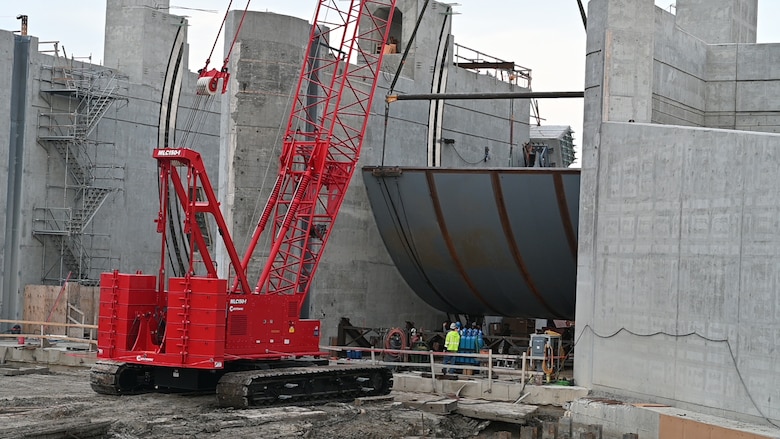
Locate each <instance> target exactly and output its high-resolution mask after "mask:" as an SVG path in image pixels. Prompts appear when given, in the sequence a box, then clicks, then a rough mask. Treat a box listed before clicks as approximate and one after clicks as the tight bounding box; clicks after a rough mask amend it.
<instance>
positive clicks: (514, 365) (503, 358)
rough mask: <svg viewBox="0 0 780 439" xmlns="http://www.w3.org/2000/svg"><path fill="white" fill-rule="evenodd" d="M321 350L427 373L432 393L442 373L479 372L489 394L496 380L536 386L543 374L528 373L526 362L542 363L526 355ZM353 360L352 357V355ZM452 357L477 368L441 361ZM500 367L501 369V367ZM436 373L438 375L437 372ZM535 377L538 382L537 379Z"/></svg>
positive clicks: (386, 350) (336, 347) (353, 348)
mask: <svg viewBox="0 0 780 439" xmlns="http://www.w3.org/2000/svg"><path fill="white" fill-rule="evenodd" d="M320 349H322V350H323V351H326V352H332V353H337V352H345V353H348V354H349V352H360V354H359V357H360V358H351V359H344V360H345V361H356V362H368V363H371V364H376V365H383V366H392V367H404V368H406V367H408V368H416V369H418V370H425V371H429V372H430V374H431V380H432V383H433V388H434V390H435V389H436V376H437V375H439V376H440V375H442V370H443V369H462V370H464V371H465V370H470V371H472V373H474V372H478V377H479V378H484V379H487V380H488V389H489V390H488V391H491V390H492V387H493V381H494V380H495V379H497V378H496V377H499V376H501V377H506V376H509V377H511V378H512V379H516V380H519V381H520V382H522V383H527V382H529V381H530V380H531V379H534V381H535V382H536V383H538V384H541V383H542V382H543V381H544V378H545V375H546V373H545V372H543V371H541V372H540V371H536V370H529V369H527V368H526V365H527V364H528V363H529V360H535V361H542V360H540V359H537V358H531V357H530V356H528V355H527V353H526V352H523V353H522V354H519V355H506V354H494V353H493V352H492V351H490V350H486V352H480V353H460V352H458V353H455V352H452V353H451V352H435V351H416V350H400V349H378V348H361V347H352V346H320ZM352 356H354V354H353V355H352ZM388 356H390V357H395V358H397V359H398V361H387V360H386V359H384V358H387V357H388ZM449 356H452V357H455V358H462V359H473V360H475V362H476V364H458V363H456V364H450V363H444V362H443V360H444V357H449ZM424 357H427V358H426V361H425V362H419V361H418V362H414V361H408V360H409V359H410V358H417V359H421V358H424ZM502 364H503V365H502ZM437 370H438V371H439V373H438V374H437V373H436V371H437ZM470 376H471V377H474V376H473V375H465V378H468V377H470ZM536 377H538V378H536Z"/></svg>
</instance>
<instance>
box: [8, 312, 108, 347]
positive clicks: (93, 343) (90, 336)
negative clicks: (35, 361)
mask: <svg viewBox="0 0 780 439" xmlns="http://www.w3.org/2000/svg"><path fill="white" fill-rule="evenodd" d="M0 323H10V324H12V325H20V326H21V328H22V329H21V332H20V333H13V332H12V333H2V334H0V338H15V339H17V341H18V342H19V344H21V345H28V344H32V342H33V341H37V345H38V347H42V348H43V347H46V342H47V341H49V340H56V341H67V342H75V343H86V344H87V345H88V346H89V350H90V351H92V350H93V347H95V348H96V347H97V338H96V336H95V335H96V333H97V325H85V324H80V323H54V322H38V321H29V320H6V319H0ZM48 327H57V328H66V332H67V328H81V329H82V330H83V332H84V334H86V336H87V338H77V337H69V336H67V335H63V334H47V333H46V328H48ZM30 328H36V329H37V331H35V332H32V331H31V330H30ZM27 339H30V340H29V341H28V340H27ZM33 345H35V344H33Z"/></svg>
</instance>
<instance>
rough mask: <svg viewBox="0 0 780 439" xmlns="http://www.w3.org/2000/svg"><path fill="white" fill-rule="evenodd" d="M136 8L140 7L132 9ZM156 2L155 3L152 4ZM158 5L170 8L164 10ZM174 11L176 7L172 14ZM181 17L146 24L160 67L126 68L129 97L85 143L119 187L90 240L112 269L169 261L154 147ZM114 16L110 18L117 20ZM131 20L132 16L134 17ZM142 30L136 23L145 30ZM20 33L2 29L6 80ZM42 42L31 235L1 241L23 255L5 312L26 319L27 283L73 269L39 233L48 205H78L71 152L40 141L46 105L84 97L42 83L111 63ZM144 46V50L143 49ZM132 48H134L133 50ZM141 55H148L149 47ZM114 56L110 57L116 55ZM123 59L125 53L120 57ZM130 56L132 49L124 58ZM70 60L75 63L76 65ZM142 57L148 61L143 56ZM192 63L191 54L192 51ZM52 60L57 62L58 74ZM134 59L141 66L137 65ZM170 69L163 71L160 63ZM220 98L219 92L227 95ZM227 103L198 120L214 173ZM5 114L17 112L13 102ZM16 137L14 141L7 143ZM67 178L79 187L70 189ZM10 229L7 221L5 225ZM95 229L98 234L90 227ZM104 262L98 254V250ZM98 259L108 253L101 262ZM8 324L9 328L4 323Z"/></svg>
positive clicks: (27, 208)
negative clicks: (158, 224) (65, 54)
mask: <svg viewBox="0 0 780 439" xmlns="http://www.w3.org/2000/svg"><path fill="white" fill-rule="evenodd" d="M119 3H121V2H112V3H111V4H110V5H109V6H111V7H109V8H107V15H111V14H115V13H117V9H116V8H120V9H121V7H120V5H119ZM132 3H133V1H132V0H127V2H126V3H125V5H126V6H133V4H132ZM127 9H128V10H130V9H132V8H127ZM144 9H145V10H147V11H150V10H148V9H146V8H144ZM150 12H155V14H162V12H159V11H150ZM166 15H167V14H166ZM176 20H178V18H169V19H164V20H163V19H160V20H159V23H157V25H156V26H158V28H157V29H156V30H155V29H152V27H154V25H153V23H150V22H145V25H144V26H143V28H144V32H149V33H150V34H151V35H155V39H148V38H147V39H145V40H143V45H144V47H142V48H141V49H143V50H142V51H141V52H139V53H145V54H147V55H148V54H149V53H152V52H154V53H156V54H157V55H155V56H154V57H153V58H154V60H153V62H151V64H154V65H155V66H157V67H156V68H157V69H158V70H155V71H141V70H133V71H132V74H131V75H129V76H128V75H124V76H123V72H122V71H119V72H118V74H119V75H120V76H121V79H120V81H119V84H120V89H119V91H118V95H117V97H118V98H119V99H118V100H117V101H116V102H115V103H114V105H113V106H112V108H111V109H110V110H109V111H108V112H107V113H106V114H105V116H104V117H103V119H102V120H101V122H100V123H99V125H98V127H97V128H96V130H95V132H94V133H93V134H92V135H91V137H90V140H91V141H90V142H89V144H88V145H85V148H86V149H88V150H89V151H90V152H89V154H90V155H91V158H92V159H93V160H94V163H95V164H96V165H97V166H96V167H95V169H94V170H95V172H96V174H97V175H98V176H99V177H98V178H99V179H102V181H100V182H98V183H96V184H98V185H104V184H109V183H107V181H109V180H110V181H112V182H113V183H111V184H114V185H115V187H116V188H117V189H118V191H117V192H115V193H113V194H111V195H109V197H108V198H107V199H106V201H105V203H104V204H103V206H102V207H101V208H100V210H98V211H97V214H96V215H95V217H94V219H93V221H92V222H91V223H90V226H89V230H88V233H87V234H86V235H85V239H90V240H94V243H95V245H96V246H97V247H99V249H98V250H99V251H98V250H96V252H97V253H98V256H100V260H101V261H102V262H101V263H104V264H105V266H101V267H102V269H104V270H110V269H119V270H121V271H124V272H131V273H132V272H135V271H137V270H141V271H143V272H146V273H155V272H156V271H157V269H158V266H159V261H160V257H159V252H160V243H159V241H160V238H159V235H158V234H157V233H155V223H154V219H155V218H156V217H157V210H158V188H157V164H156V161H155V160H154V159H153V158H152V156H151V154H152V149H153V148H155V147H156V142H157V125H158V117H159V114H160V100H161V94H162V75H163V74H164V69H165V66H166V65H167V56H168V54H169V53H170V46H171V45H172V43H173V37H174V35H175V32H176V30H177V29H178V28H177V27H176V26H172V25H171V23H173V22H174V21H176ZM111 21H112V20H110V19H107V22H111ZM125 24H126V23H125ZM122 29H125V30H127V29H128V28H127V27H121V29H119V30H117V29H113V28H111V27H109V28H108V29H107V38H106V40H107V52H108V47H116V46H118V45H120V46H124V45H125V44H126V42H125V35H124V34H123V31H122ZM135 31H137V30H135V29H134V30H133V32H135ZM13 39H14V36H13V34H12V33H11V32H4V31H2V32H0V71H3V72H6V74H5V75H2V77H3V78H4V79H3V81H8V82H9V83H10V80H11V68H12V66H13ZM37 45H38V41H37V39H36V38H34V37H33V38H32V49H31V52H32V53H31V55H30V65H29V72H30V74H29V77H28V80H27V85H26V87H27V91H26V92H27V108H26V109H25V117H26V124H25V125H24V126H23V127H22V129H23V130H24V133H25V144H24V153H23V157H22V161H21V163H23V174H22V187H23V190H22V197H23V201H22V208H21V222H20V224H21V229H20V236H21V239H20V241H19V242H18V244H17V245H15V247H14V248H13V249H10V250H9V249H7V248H6V243H7V240H6V238H5V235H4V234H3V235H0V248H3V249H4V251H3V252H2V254H0V257H2V258H6V257H9V256H14V257H16V258H17V265H18V267H20V268H19V270H18V272H16V273H2V274H0V276H2V278H3V279H6V276H18V278H19V282H18V285H19V286H18V288H17V289H16V291H9V292H6V291H3V294H2V296H0V297H3V298H4V299H2V302H0V314H2V316H3V317H4V318H21V317H22V310H23V300H22V297H23V296H22V291H23V289H24V287H25V285H28V284H40V283H42V279H44V278H46V277H49V276H53V277H59V278H65V277H66V275H67V273H68V269H67V268H65V269H64V270H63V269H62V268H61V267H60V266H59V264H57V263H56V258H57V256H58V255H57V250H56V249H55V248H54V246H52V245H51V244H50V243H46V241H45V239H41V238H40V237H38V238H36V237H35V236H34V235H33V229H34V225H35V223H36V220H37V219H39V218H37V217H36V215H37V213H36V209H38V208H68V207H72V205H70V203H71V202H72V201H73V194H72V192H71V191H72V190H73V188H74V183H73V181H71V180H69V178H70V177H69V176H68V174H67V172H66V166H65V159H64V158H63V157H62V156H61V155H60V154H59V153H58V152H57V151H56V150H54V149H53V148H51V149H47V148H48V147H47V145H46V142H38V141H37V137H38V135H39V134H43V131H41V130H39V128H38V124H39V120H40V119H39V114H41V113H45V112H52V111H55V112H59V111H68V109H70V111H72V109H73V108H74V105H75V104H76V102H75V100H74V99H73V98H72V97H63V96H57V97H53V96H52V94H50V93H45V92H43V91H42V90H46V89H49V88H52V82H51V79H52V76H53V75H54V76H56V75H61V74H62V67H64V66H66V67H68V68H71V69H76V70H94V71H100V70H105V69H106V68H105V67H104V66H99V65H89V64H84V63H80V62H70V61H67V60H65V59H63V58H62V56H60V57H59V58H56V57H54V56H52V55H50V54H46V53H40V52H38V47H37ZM50 48H51V47H50V46H46V47H41V48H40V50H48V49H50ZM133 50H135V49H133ZM163 53H165V61H164V62H163V63H162V64H160V63H158V61H159V60H158V59H157V58H158V55H160V56H161V55H162V54H163ZM128 56H129V55H128ZM139 56H140V55H139ZM108 58H109V57H106V59H107V60H108ZM119 58H121V55H120V57H119ZM122 59H123V60H124V61H127V60H128V59H130V58H122ZM66 62H67V63H68V64H67V65H66ZM139 63H140V65H143V64H144V62H142V61H140V60H139ZM185 65H186V60H185ZM52 67H57V68H58V69H59V70H56V71H55V73H52V72H53V70H52ZM133 67H136V66H135V64H134V65H133ZM159 69H162V71H159ZM195 81H196V74H194V73H188V74H187V75H185V77H184V79H183V82H182V90H183V91H182V98H181V105H182V108H181V109H180V111H179V116H180V117H179V120H180V121H181V120H183V119H184V118H185V117H186V116H187V114H188V112H189V110H190V109H191V107H192V105H193V96H194V89H195ZM10 90H11V88H10V87H2V91H0V98H2V97H3V96H4V97H5V99H0V101H1V102H5V103H6V104H4V105H6V106H7V105H8V103H9V102H10V93H11V91H10ZM218 99H219V98H218ZM218 108H219V104H217V107H216V109H212V110H211V111H210V112H207V113H208V116H207V117H206V118H205V122H204V123H203V124H201V125H199V126H197V127H195V131H196V132H197V133H199V140H200V142H199V145H198V146H196V147H195V148H196V149H197V150H199V151H200V152H201V153H202V154H203V155H204V156H205V162H206V163H207V166H208V167H209V171H210V172H211V174H210V175H211V176H212V178H214V179H216V178H217V176H218V169H217V164H218V145H219V115H218V111H219V110H218ZM4 114H9V112H8V111H6V112H4ZM9 130H10V120H9V118H8V117H6V118H0V136H3V135H4V136H6V137H8V136H9ZM4 144H7V143H4ZM8 157H9V155H8V149H7V148H5V149H3V150H2V153H0V164H2V166H0V181H3V182H6V181H7V179H8V176H9V172H8V171H9V168H8ZM65 182H68V183H67V184H68V185H69V187H70V188H71V189H69V190H66V189H64V186H65V185H66V184H65ZM6 201H7V191H6V190H3V191H0V203H2V205H3V206H4V207H5V204H6ZM8 218H9V216H8V215H6V214H4V215H0V225H4V224H5V221H6V220H7V219H8ZM3 230H5V229H3ZM87 235H89V236H87ZM96 261H97V259H96ZM95 263H96V264H97V263H98V262H95ZM8 295H14V296H15V297H17V298H18V299H19V300H17V301H15V302H13V303H9V302H8V300H7V299H6V297H9V296H8ZM3 329H4V328H3Z"/></svg>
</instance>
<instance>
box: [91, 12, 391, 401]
mask: <svg viewBox="0 0 780 439" xmlns="http://www.w3.org/2000/svg"><path fill="white" fill-rule="evenodd" d="M395 3H396V2H395V0H379V1H376V0H372V1H368V0H362V1H357V0H351V1H350V4H349V6H344V2H343V1H341V0H319V1H318V2H317V11H316V14H315V19H314V23H313V26H312V30H311V34H310V36H309V42H308V47H307V50H306V52H305V53H307V54H308V56H307V57H306V58H305V60H304V62H303V66H302V68H301V71H300V76H299V78H298V81H297V89H296V91H295V96H294V99H293V106H292V109H291V113H290V116H289V121H288V124H287V128H286V134H285V136H284V138H283V145H282V153H281V157H280V167H279V173H278V175H277V178H276V182H275V184H274V186H273V189H272V192H271V196H270V198H269V199H268V201H267V203H266V205H265V208H264V210H263V212H262V215H261V216H260V218H259V221H258V224H257V227H256V229H255V231H254V233H253V235H252V239H251V243H250V244H249V247H248V248H247V249H246V251H245V253H244V254H243V256H239V253H238V251H237V250H236V248H235V245H234V242H233V239H232V237H231V235H230V231H229V228H228V226H227V224H226V221H225V219H224V217H223V215H222V213H221V211H220V208H219V202H218V201H217V198H216V195H215V193H214V189H213V187H212V185H211V182H210V180H209V178H208V176H207V174H206V169H205V165H204V163H203V160H202V158H201V156H200V154H199V153H198V152H196V151H195V150H193V149H188V148H181V147H179V148H166V147H162V146H160V147H158V149H155V150H154V154H153V156H154V158H155V159H156V160H157V162H158V167H159V183H160V184H159V187H160V191H159V201H160V209H159V211H158V216H157V219H156V223H157V232H158V233H159V234H160V235H161V237H162V239H161V241H162V244H161V249H160V266H159V267H160V268H159V271H158V273H157V274H156V275H148V274H142V273H133V274H127V273H119V272H118V271H114V272H113V273H104V274H103V275H102V276H101V280H100V316H99V319H100V320H99V329H98V357H99V362H98V363H97V364H96V365H95V367H94V368H93V370H92V374H91V385H92V388H93V389H94V390H95V391H97V392H98V393H104V394H132V393H140V392H148V391H153V390H167V391H171V390H172V391H177V390H186V391H201V390H216V393H217V400H218V402H219V404H220V405H223V406H233V407H248V406H255V405H270V404H280V403H282V404H285V403H291V402H295V401H299V400H313V399H316V400H328V399H344V398H353V397H355V396H370V395H381V394H386V393H388V392H389V391H390V388H391V386H392V374H391V372H390V370H389V369H387V368H385V367H380V366H371V365H366V366H362V365H357V366H346V365H328V360H327V354H326V353H325V352H321V351H320V348H319V339H320V322H319V321H318V320H312V319H303V318H300V315H301V308H302V304H303V302H304V299H305V297H306V295H307V293H308V291H309V287H310V285H311V280H312V277H313V275H314V273H315V271H316V269H317V266H318V264H319V262H320V258H321V257H322V252H323V250H324V249H325V246H326V243H327V241H328V238H329V236H330V233H331V231H332V225H333V222H334V221H335V219H336V215H337V214H338V212H339V208H340V206H341V203H342V201H343V200H344V196H345V193H346V190H347V186H348V184H349V181H350V179H351V177H352V174H353V172H354V170H355V168H356V165H357V162H358V158H359V154H360V149H361V145H362V142H363V137H364V134H365V131H366V126H367V122H368V116H369V111H370V108H371V102H372V98H373V96H374V92H375V89H376V85H377V81H378V76H379V72H380V67H381V62H382V58H383V52H384V51H382V50H377V48H378V47H382V46H383V45H384V44H385V43H386V42H387V40H388V37H389V34H390V27H391V26H390V23H391V22H392V17H393V12H394V10H395ZM334 41H336V42H338V41H340V42H341V44H340V46H339V45H335V46H336V47H331V46H330V45H334ZM350 61H355V62H356V64H350ZM225 65H227V62H226V63H225ZM220 73H226V72H225V71H224V68H223V69H222V70H221V71H220ZM204 78H208V79H204V80H203V81H199V86H200V88H201V89H205V90H207V91H206V93H208V94H211V93H213V92H219V91H223V90H224V88H223V87H225V86H223V84H221V83H220V84H215V83H213V82H212V80H213V79H214V78H217V81H219V80H221V79H225V80H227V79H228V76H227V75H224V74H223V75H216V76H215V75H211V76H205V75H204ZM206 83H207V84H206ZM172 206H173V207H172ZM173 209H177V210H178V211H180V212H181V213H182V214H181V221H179V220H178V216H177V215H172V212H171V210H173ZM206 215H208V216H210V218H211V219H212V220H213V222H214V223H215V224H216V227H217V229H218V231H219V235H220V238H221V243H222V245H223V246H224V250H225V254H226V255H227V257H228V259H229V262H230V269H229V270H230V274H229V276H228V278H227V279H226V278H220V277H219V276H218V274H217V269H216V263H215V260H214V258H213V257H212V253H211V249H210V245H209V243H210V239H209V238H208V233H207V231H206V230H204V229H205V226H204V224H205V223H206V222H205V221H204V216H206ZM177 221H178V222H179V224H178V227H179V228H180V229H181V230H183V234H184V236H185V239H186V244H187V245H185V246H184V247H185V248H186V249H187V251H188V254H187V261H185V262H187V263H188V266H187V268H186V271H185V272H184V273H180V274H179V275H176V276H173V275H169V272H173V271H175V270H174V269H173V267H174V266H177V264H175V263H173V262H172V259H173V258H170V259H169V258H168V257H169V254H166V250H167V246H166V242H167V241H166V240H167V239H168V238H169V237H168V236H167V235H168V234H169V233H171V232H170V230H171V229H170V228H169V225H170V224H171V223H173V222H177ZM264 232H265V234H264ZM261 235H263V236H266V235H268V236H266V237H267V238H269V239H268V240H269V242H270V246H269V248H268V249H267V257H266V262H265V268H264V269H263V270H262V272H261V274H260V278H259V280H258V281H257V283H256V284H255V285H254V286H253V285H251V284H250V280H249V278H248V274H247V273H248V272H249V266H250V263H251V262H253V255H254V253H255V249H256V247H257V246H258V243H259V241H260V237H261ZM169 253H170V252H169ZM168 268H170V271H169V269H168ZM229 279H230V280H229Z"/></svg>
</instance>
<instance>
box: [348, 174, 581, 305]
mask: <svg viewBox="0 0 780 439" xmlns="http://www.w3.org/2000/svg"><path fill="white" fill-rule="evenodd" d="M363 180H364V183H365V186H366V190H367V192H368V198H369V201H370V203H371V208H372V210H373V213H374V218H375V219H376V224H377V226H378V228H379V232H380V234H381V235H382V239H383V240H384V243H385V246H386V247H387V250H388V252H389V253H390V256H391V258H392V259H393V261H394V262H395V265H396V267H398V270H399V271H400V273H401V275H402V276H403V278H404V279H405V280H406V282H407V283H408V284H409V286H410V287H411V288H412V289H413V290H414V291H415V293H416V294H417V295H418V296H420V297H421V298H422V299H423V300H424V301H425V302H427V303H428V304H430V305H431V306H433V307H434V308H436V309H439V310H441V311H444V312H448V313H451V314H471V315H480V314H481V315H495V316H509V317H534V318H558V319H574V297H575V284H576V266H577V228H578V219H579V215H578V213H579V194H580V171H579V169H552V168H544V169H541V168H523V169H521V168H511V169H440V168H379V167H365V168H363Z"/></svg>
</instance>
